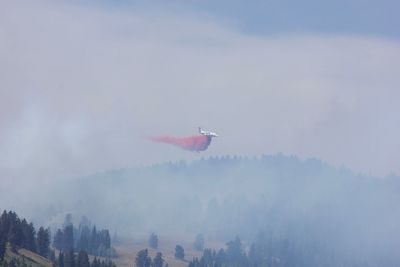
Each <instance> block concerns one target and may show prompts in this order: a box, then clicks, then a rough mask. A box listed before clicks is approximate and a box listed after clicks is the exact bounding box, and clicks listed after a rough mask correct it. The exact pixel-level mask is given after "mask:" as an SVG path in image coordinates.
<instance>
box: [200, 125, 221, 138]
mask: <svg viewBox="0 0 400 267" xmlns="http://www.w3.org/2000/svg"><path fill="white" fill-rule="evenodd" d="M199 133H200V134H202V135H205V136H211V137H218V134H217V133H214V132H210V131H204V130H203V129H201V127H199Z"/></svg>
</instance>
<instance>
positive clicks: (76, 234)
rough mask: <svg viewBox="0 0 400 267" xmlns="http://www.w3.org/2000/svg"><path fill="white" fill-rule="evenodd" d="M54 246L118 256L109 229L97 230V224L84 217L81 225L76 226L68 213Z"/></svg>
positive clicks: (92, 253)
mask: <svg viewBox="0 0 400 267" xmlns="http://www.w3.org/2000/svg"><path fill="white" fill-rule="evenodd" d="M53 246H54V247H55V248H57V249H59V250H63V251H70V250H76V251H80V250H84V251H87V252H88V253H89V254H91V255H94V256H101V257H115V256H116V252H115V250H114V248H113V247H112V246H111V238H110V233H109V231H108V230H107V229H102V230H97V228H96V225H93V226H91V223H90V222H89V221H88V220H87V219H83V220H82V222H81V223H80V224H79V227H78V228H75V227H74V225H73V223H72V218H71V215H67V216H66V219H65V222H64V225H63V227H62V228H61V229H57V231H56V233H55V235H54V239H53Z"/></svg>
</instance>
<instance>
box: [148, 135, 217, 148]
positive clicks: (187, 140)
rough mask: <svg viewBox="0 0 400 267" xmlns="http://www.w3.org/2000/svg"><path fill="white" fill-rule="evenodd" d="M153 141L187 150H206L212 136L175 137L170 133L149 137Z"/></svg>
mask: <svg viewBox="0 0 400 267" xmlns="http://www.w3.org/2000/svg"><path fill="white" fill-rule="evenodd" d="M149 139H150V140H151V141H153V142H159V143H165V144H170V145H175V146H178V147H180V148H183V149H185V150H190V151H204V150H206V149H207V148H208V146H209V145H210V143H211V136H205V135H195V136H189V137H174V136H169V135H164V136H155V137H149Z"/></svg>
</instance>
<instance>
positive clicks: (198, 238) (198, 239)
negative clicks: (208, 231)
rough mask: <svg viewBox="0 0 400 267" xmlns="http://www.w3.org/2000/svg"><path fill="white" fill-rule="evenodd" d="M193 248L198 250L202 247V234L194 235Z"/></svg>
mask: <svg viewBox="0 0 400 267" xmlns="http://www.w3.org/2000/svg"><path fill="white" fill-rule="evenodd" d="M193 248H194V249H195V250H198V251H202V250H203V249H204V237H203V235H202V234H198V235H197V236H196V240H195V241H194V244H193Z"/></svg>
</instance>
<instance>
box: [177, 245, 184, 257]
mask: <svg viewBox="0 0 400 267" xmlns="http://www.w3.org/2000/svg"><path fill="white" fill-rule="evenodd" d="M175 258H177V259H180V260H182V259H184V258H185V250H184V249H183V247H182V246H181V245H176V247H175Z"/></svg>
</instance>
